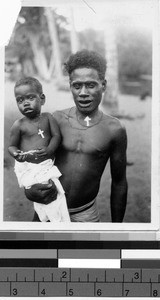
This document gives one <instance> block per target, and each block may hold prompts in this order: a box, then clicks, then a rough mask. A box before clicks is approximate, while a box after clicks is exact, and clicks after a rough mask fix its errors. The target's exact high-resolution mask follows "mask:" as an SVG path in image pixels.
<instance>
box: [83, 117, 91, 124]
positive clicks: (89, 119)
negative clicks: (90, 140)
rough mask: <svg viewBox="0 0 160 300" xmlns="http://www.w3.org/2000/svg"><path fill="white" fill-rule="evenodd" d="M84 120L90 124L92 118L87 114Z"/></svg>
mask: <svg viewBox="0 0 160 300" xmlns="http://www.w3.org/2000/svg"><path fill="white" fill-rule="evenodd" d="M84 121H85V122H86V123H87V126H89V121H91V118H90V117H88V116H87V117H86V118H85V119H84Z"/></svg>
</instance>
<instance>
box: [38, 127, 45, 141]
mask: <svg viewBox="0 0 160 300" xmlns="http://www.w3.org/2000/svg"><path fill="white" fill-rule="evenodd" d="M43 133H44V131H43V130H41V129H39V130H38V134H39V135H40V136H41V138H42V139H44V134H43Z"/></svg>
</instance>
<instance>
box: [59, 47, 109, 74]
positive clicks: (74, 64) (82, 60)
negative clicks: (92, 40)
mask: <svg viewBox="0 0 160 300" xmlns="http://www.w3.org/2000/svg"><path fill="white" fill-rule="evenodd" d="M106 65H107V62H106V59H105V58H103V56H101V55H100V54H99V53H97V52H95V51H89V50H82V51H78V52H76V53H75V54H71V56H70V57H69V59H68V61H67V62H66V63H65V64H64V66H65V70H66V71H67V72H68V74H69V76H70V75H71V73H72V72H73V71H74V70H75V69H80V68H91V69H96V70H97V72H98V75H99V78H100V79H101V80H103V79H104V78H105V73H106V68H107V66H106Z"/></svg>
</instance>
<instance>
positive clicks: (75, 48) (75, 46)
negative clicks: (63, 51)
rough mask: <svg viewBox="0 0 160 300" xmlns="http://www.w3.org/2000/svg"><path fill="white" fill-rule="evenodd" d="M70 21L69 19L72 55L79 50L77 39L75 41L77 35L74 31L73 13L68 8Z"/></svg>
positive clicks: (71, 9)
mask: <svg viewBox="0 0 160 300" xmlns="http://www.w3.org/2000/svg"><path fill="white" fill-rule="evenodd" d="M70 16H71V17H70V19H71V51H72V53H75V52H77V51H78V49H79V45H78V39H77V33H76V29H75V23H74V12H73V8H72V7H71V8H70Z"/></svg>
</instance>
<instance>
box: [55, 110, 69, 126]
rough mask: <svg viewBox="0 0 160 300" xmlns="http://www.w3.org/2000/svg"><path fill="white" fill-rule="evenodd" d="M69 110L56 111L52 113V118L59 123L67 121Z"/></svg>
mask: <svg viewBox="0 0 160 300" xmlns="http://www.w3.org/2000/svg"><path fill="white" fill-rule="evenodd" d="M70 110H71V108H66V109H62V110H56V111H54V112H53V113H52V115H53V117H54V118H55V119H56V120H57V121H58V123H60V122H61V121H62V120H65V119H68V116H69V112H70Z"/></svg>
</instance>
